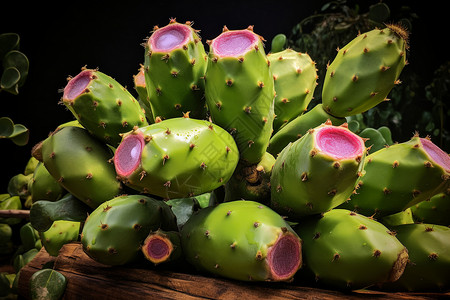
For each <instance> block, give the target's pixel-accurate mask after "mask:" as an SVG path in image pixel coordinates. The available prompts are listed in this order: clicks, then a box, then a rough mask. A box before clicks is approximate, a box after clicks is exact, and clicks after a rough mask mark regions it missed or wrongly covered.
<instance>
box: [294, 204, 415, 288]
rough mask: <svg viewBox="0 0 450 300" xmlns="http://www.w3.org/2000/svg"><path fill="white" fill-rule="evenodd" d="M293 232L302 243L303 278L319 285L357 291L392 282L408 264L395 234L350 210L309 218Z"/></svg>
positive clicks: (338, 210)
mask: <svg viewBox="0 0 450 300" xmlns="http://www.w3.org/2000/svg"><path fill="white" fill-rule="evenodd" d="M296 231H297V233H298V235H299V236H300V237H301V238H302V240H303V256H304V262H305V273H304V274H303V275H304V276H306V277H307V276H308V275H309V276H310V277H312V278H311V279H312V280H316V281H317V283H318V284H319V285H321V286H326V287H333V288H338V289H360V288H365V287H368V286H371V285H374V284H378V283H382V282H386V281H395V280H397V279H398V278H399V277H400V276H401V275H402V273H403V271H404V269H405V267H406V263H407V261H408V251H407V250H406V248H405V246H403V245H402V244H401V243H400V242H399V241H398V240H397V239H396V237H395V234H394V233H392V232H391V231H389V229H387V228H386V227H385V226H384V225H383V224H381V223H378V222H377V221H374V220H373V219H370V218H368V217H365V216H362V215H359V214H357V213H354V212H351V211H349V210H345V209H332V210H330V211H328V212H326V213H324V214H323V215H320V216H312V217H310V218H308V219H306V220H304V221H303V222H300V224H299V225H298V227H297V229H296ZM306 274H308V275H306Z"/></svg>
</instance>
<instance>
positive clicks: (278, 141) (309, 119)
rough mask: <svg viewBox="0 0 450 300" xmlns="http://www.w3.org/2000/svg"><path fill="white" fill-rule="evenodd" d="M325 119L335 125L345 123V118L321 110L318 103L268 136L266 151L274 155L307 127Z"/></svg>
mask: <svg viewBox="0 0 450 300" xmlns="http://www.w3.org/2000/svg"><path fill="white" fill-rule="evenodd" d="M327 120H330V121H331V123H332V124H333V125H336V126H338V125H342V124H344V123H346V119H345V118H335V117H333V116H331V115H329V114H328V113H326V112H325V111H324V110H323V107H322V103H319V104H317V105H316V106H314V107H313V108H312V109H311V110H309V111H308V112H306V113H304V114H302V115H300V116H298V117H296V118H294V119H293V120H291V121H290V122H289V123H286V124H285V125H283V126H282V127H281V128H280V129H279V130H278V132H276V133H275V134H274V135H273V136H272V137H271V138H270V142H269V146H268V147H267V152H269V153H271V154H272V155H273V156H275V157H276V156H277V155H278V154H279V153H280V152H281V150H283V149H284V147H286V146H287V145H288V144H289V143H290V142H295V141H296V140H298V139H299V138H301V137H302V136H303V135H305V134H306V132H307V131H308V130H309V129H311V128H315V127H317V126H319V125H320V124H323V123H325V122H326V121H327Z"/></svg>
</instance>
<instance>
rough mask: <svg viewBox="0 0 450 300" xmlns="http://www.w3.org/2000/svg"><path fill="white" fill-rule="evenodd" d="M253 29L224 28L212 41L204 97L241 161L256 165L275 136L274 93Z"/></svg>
mask: <svg viewBox="0 0 450 300" xmlns="http://www.w3.org/2000/svg"><path fill="white" fill-rule="evenodd" d="M250 29H251V28H250ZM250 29H245V30H227V29H226V28H224V32H222V34H220V35H219V36H218V37H216V38H215V39H214V40H212V41H211V43H210V52H209V62H208V68H207V71H206V85H205V96H206V103H207V105H208V108H209V112H210V114H211V118H212V120H213V122H214V123H216V124H217V125H219V126H221V127H222V128H224V129H225V130H228V131H229V132H230V133H231V134H233V136H234V138H235V140H236V144H237V146H238V148H239V153H240V157H241V159H242V160H243V161H245V162H246V163H248V164H255V163H258V162H259V161H260V160H261V158H262V157H263V155H264V153H265V152H266V149H267V145H268V143H269V139H270V135H271V134H272V124H273V118H274V97H275V90H274V82H273V77H272V72H271V71H270V68H269V61H268V60H267V57H266V54H265V52H264V48H263V44H262V41H261V39H262V38H261V37H260V36H259V35H257V34H255V33H254V32H253V30H250Z"/></svg>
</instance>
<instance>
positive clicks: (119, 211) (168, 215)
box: [81, 195, 177, 265]
mask: <svg viewBox="0 0 450 300" xmlns="http://www.w3.org/2000/svg"><path fill="white" fill-rule="evenodd" d="M159 228H161V229H163V230H177V223H176V218H175V216H174V215H173V213H172V211H171V210H170V208H169V206H168V205H167V204H165V203H164V201H161V200H155V199H153V198H150V197H147V196H144V195H122V196H118V197H116V198H113V199H111V200H108V201H107V202H105V203H103V204H101V205H100V206H99V207H98V208H97V209H95V210H94V211H93V212H92V213H91V214H90V215H89V217H88V218H87V219H86V222H85V224H84V227H83V231H82V234H81V243H82V244H83V250H84V251H85V252H86V253H87V254H88V255H89V256H90V257H91V258H93V259H94V260H96V261H98V262H101V263H103V264H107V265H123V264H126V263H129V262H132V261H133V260H135V259H136V258H137V257H138V254H139V253H141V251H140V248H141V245H142V243H143V242H144V240H145V238H146V237H147V236H148V234H149V233H150V231H153V230H157V229H159Z"/></svg>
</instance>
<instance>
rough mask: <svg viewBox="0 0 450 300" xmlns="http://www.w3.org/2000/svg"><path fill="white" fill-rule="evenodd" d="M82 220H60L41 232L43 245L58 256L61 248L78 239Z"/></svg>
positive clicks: (53, 254) (50, 252)
mask: <svg viewBox="0 0 450 300" xmlns="http://www.w3.org/2000/svg"><path fill="white" fill-rule="evenodd" d="M80 226H81V223H80V222H74V221H65V220H58V221H55V222H53V224H52V226H51V227H50V229H48V230H47V231H43V232H39V237H40V238H41V241H42V246H43V247H44V248H45V250H46V251H47V253H48V254H50V255H51V256H58V254H59V250H60V249H61V248H62V246H64V245H65V244H67V243H70V242H74V241H78V236H79V231H80Z"/></svg>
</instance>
